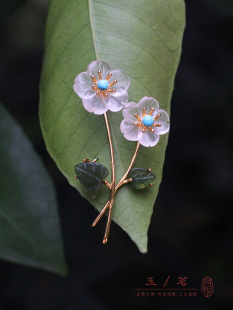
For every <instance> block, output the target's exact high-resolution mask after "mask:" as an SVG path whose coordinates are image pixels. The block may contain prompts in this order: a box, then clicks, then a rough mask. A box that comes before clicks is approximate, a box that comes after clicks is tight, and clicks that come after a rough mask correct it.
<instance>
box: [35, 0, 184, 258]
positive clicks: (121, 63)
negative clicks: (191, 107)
mask: <svg viewBox="0 0 233 310" xmlns="http://www.w3.org/2000/svg"><path fill="white" fill-rule="evenodd" d="M184 16H185V13H184V2H183V0H163V1H161V0H118V1H115V0H108V1H105V2H103V1H97V0H89V1H87V0H52V1H51V2H50V8H49V15H48V22H47V29H46V40H45V56H44V64H43V72H42V77H41V102H40V120H41V126H42V130H43V134H44V138H45V142H46V145H47V148H48V151H49V152H50V154H51V156H52V157H53V158H54V160H55V161H56V163H57V165H58V167H59V169H60V170H61V171H62V172H63V173H64V175H65V176H66V177H67V179H68V180H69V182H70V184H71V185H73V186H74V187H76V188H77V189H78V190H79V192H80V193H81V195H83V196H84V197H85V198H86V199H87V200H89V202H90V203H91V204H92V205H93V206H95V207H96V208H97V209H98V210H99V211H100V210H101V209H102V208H103V206H104V204H105V203H106V201H107V200H108V198H109V189H108V188H102V190H101V191H100V192H98V193H97V194H96V195H95V199H93V198H92V197H93V193H92V192H89V191H88V190H86V189H85V188H84V187H83V186H82V185H81V184H80V183H79V182H78V181H77V180H74V166H75V165H76V164H77V163H79V162H81V161H82V159H83V158H90V159H91V160H92V159H93V158H95V157H96V156H98V158H99V163H102V164H104V165H105V166H106V167H107V168H108V169H109V170H110V169H111V163H110V152H109V145H108V138H107V132H106V128H105V123H104V117H103V116H102V115H100V116H98V115H93V114H91V113H88V112H87V111H86V110H85V109H84V108H83V105H82V101H81V99H79V97H78V96H77V95H76V94H75V93H74V91H73V88H72V87H73V82H74V79H75V77H76V76H77V75H78V74H79V73H80V72H83V71H86V69H87V65H88V64H89V63H90V62H91V61H93V60H95V59H97V60H103V61H107V62H108V63H109V64H110V66H111V67H112V68H119V69H123V70H124V71H125V72H126V73H127V75H128V76H129V77H130V81H131V84H130V87H129V98H130V99H129V101H135V102H138V101H139V100H140V99H141V98H142V97H144V96H152V97H154V98H156V99H157V100H158V101H159V102H160V106H161V108H163V109H165V110H166V111H168V112H169V110H170V100H171V95H172V90H173V86H174V77H175V73H176V70H177V66H178V62H179V58H180V52H181V41H182V34H183V29H184V23H185V21H184V20H185V17H184ZM108 118H109V122H110V129H111V133H112V138H113V148H114V153H115V161H116V181H119V179H120V178H121V177H122V175H123V174H124V173H125V171H126V169H127V167H128V165H129V163H130V160H131V158H132V156H133V154H134V150H135V148H136V142H129V141H127V140H125V138H124V137H123V135H122V133H121V132H120V128H119V124H120V122H121V121H122V119H123V117H122V112H121V111H120V112H117V113H112V112H108ZM167 139H168V135H164V136H161V139H160V142H159V144H158V145H157V146H156V147H154V148H145V147H143V146H141V147H140V149H139V154H138V157H137V159H136V162H135V166H136V167H144V168H146V167H145V166H147V165H148V167H150V168H151V169H152V171H153V172H154V173H155V174H156V176H157V178H156V181H155V184H154V186H153V187H152V188H146V189H144V190H143V193H142V192H141V191H136V190H134V189H132V188H131V187H130V185H129V184H128V185H124V186H122V187H121V188H120V189H119V191H118V192H117V194H116V197H115V203H114V211H113V220H114V221H115V222H116V223H118V224H119V225H120V226H121V227H122V228H123V229H124V230H125V231H126V232H127V233H128V234H129V235H130V237H131V238H132V240H133V241H134V242H135V243H136V244H137V246H138V247H139V249H140V251H141V252H142V253H145V252H146V251H147V230H148V227H149V223H150V218H151V214H152V212H153V205H154V202H155V198H156V196H157V193H158V188H159V184H160V182H161V176H162V167H163V162H164V154H165V148H166V145H167ZM108 181H109V182H110V181H111V180H110V177H108ZM91 221H93V219H90V222H91ZM100 238H101V237H100ZM100 240H101V239H100ZM109 242H111V236H110V241H109Z"/></svg>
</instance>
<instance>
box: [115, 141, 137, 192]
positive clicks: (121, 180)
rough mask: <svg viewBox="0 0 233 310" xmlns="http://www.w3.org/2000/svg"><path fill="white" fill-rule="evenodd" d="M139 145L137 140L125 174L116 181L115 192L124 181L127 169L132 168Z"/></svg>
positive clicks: (127, 172)
mask: <svg viewBox="0 0 233 310" xmlns="http://www.w3.org/2000/svg"><path fill="white" fill-rule="evenodd" d="M139 146H140V142H139V141H138V143H137V146H136V149H135V152H134V154H133V158H132V159H131V162H130V164H129V167H128V169H127V170H126V172H125V174H124V175H123V177H122V178H121V179H120V181H119V182H118V184H117V186H116V189H115V192H116V191H117V190H118V189H119V187H120V186H121V185H123V184H124V181H125V179H126V177H127V175H128V174H129V171H130V169H131V168H132V166H133V164H134V162H135V159H136V157H137V154H138V149H139Z"/></svg>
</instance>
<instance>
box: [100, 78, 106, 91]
mask: <svg viewBox="0 0 233 310" xmlns="http://www.w3.org/2000/svg"><path fill="white" fill-rule="evenodd" d="M98 88H99V90H106V89H107V88H108V81H106V80H100V81H99V82H98Z"/></svg>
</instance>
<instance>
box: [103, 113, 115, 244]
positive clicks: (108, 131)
mask: <svg viewBox="0 0 233 310" xmlns="http://www.w3.org/2000/svg"><path fill="white" fill-rule="evenodd" d="M104 120H105V124H106V129H107V133H108V141H109V147H110V155H111V166H112V182H111V197H110V205H109V213H108V221H107V225H106V230H105V234H104V239H103V243H106V242H107V241H108V235H109V230H110V224H111V219H112V207H113V203H114V195H115V183H116V181H115V159H114V152H113V146H112V137H111V132H110V128H109V123H108V116H107V113H104Z"/></svg>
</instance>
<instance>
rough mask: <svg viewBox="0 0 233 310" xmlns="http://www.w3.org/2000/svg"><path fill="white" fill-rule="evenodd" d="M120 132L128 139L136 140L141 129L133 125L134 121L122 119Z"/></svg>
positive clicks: (140, 133)
mask: <svg viewBox="0 0 233 310" xmlns="http://www.w3.org/2000/svg"><path fill="white" fill-rule="evenodd" d="M120 129H121V132H122V133H123V134H124V137H125V138H126V139H127V140H129V141H138V140H139V139H140V137H141V135H142V131H141V130H140V129H139V128H138V127H136V126H134V123H131V122H127V121H126V120H123V121H122V122H121V125H120Z"/></svg>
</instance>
